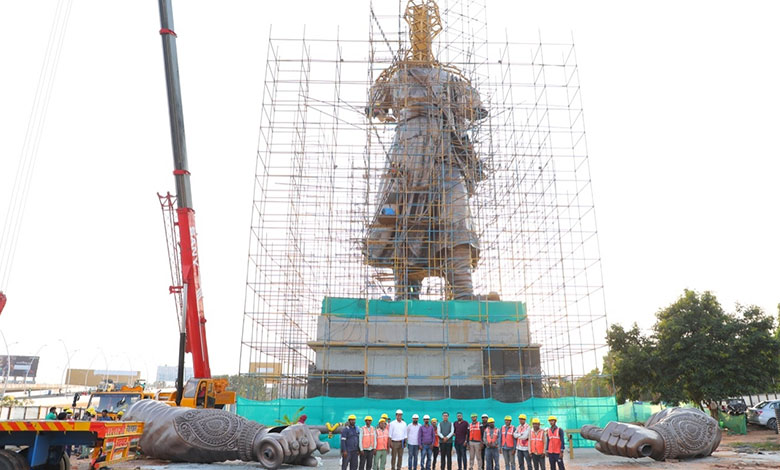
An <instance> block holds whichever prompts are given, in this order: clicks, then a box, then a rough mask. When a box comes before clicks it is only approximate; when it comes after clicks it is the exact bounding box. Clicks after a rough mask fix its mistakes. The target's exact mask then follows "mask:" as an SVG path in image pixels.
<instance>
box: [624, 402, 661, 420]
mask: <svg viewBox="0 0 780 470" xmlns="http://www.w3.org/2000/svg"><path fill="white" fill-rule="evenodd" d="M663 408H664V407H663V406H661V405H652V404H650V403H644V402H628V403H623V404H622V405H618V407H617V415H618V421H620V422H622V423H644V422H645V421H647V418H649V417H650V415H652V414H653V413H657V412H659V411H661V410H662V409H663Z"/></svg>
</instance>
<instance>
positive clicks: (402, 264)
mask: <svg viewBox="0 0 780 470" xmlns="http://www.w3.org/2000/svg"><path fill="white" fill-rule="evenodd" d="M404 18H405V19H406V21H407V23H408V24H409V31H410V36H411V38H410V39H411V48H410V49H409V50H408V51H407V53H406V55H405V56H404V57H401V58H399V59H398V60H396V61H394V63H393V65H392V66H391V67H389V68H388V69H386V70H384V71H383V72H382V73H381V74H380V76H379V78H377V80H376V82H375V83H374V85H373V86H372V87H371V91H370V92H369V102H368V105H367V106H366V114H367V115H368V117H369V118H371V119H376V120H378V121H381V122H384V123H394V125H395V137H394V139H393V143H392V145H391V146H390V148H389V150H388V153H387V165H386V168H385V172H384V174H383V175H382V180H381V182H380V185H379V189H378V194H377V197H378V201H377V202H378V203H377V209H376V211H377V212H376V214H375V215H374V218H373V221H372V223H371V225H369V227H368V231H367V234H366V237H365V238H364V240H363V243H364V249H363V253H364V256H365V260H366V264H368V265H369V266H374V267H379V268H389V269H392V270H393V277H394V282H395V297H396V299H398V300H401V299H418V298H419V296H420V286H421V284H422V280H423V279H424V278H426V277H430V276H436V277H443V278H444V279H445V280H446V283H447V294H446V297H447V298H450V299H459V300H469V299H473V298H474V292H473V283H472V279H471V270H472V269H473V267H475V266H476V263H477V260H478V259H479V239H478V237H477V234H476V232H475V230H474V228H473V226H472V225H473V224H472V219H471V209H470V207H469V197H470V196H471V195H472V194H473V193H474V190H475V185H476V184H477V183H478V182H479V181H482V180H484V179H485V178H486V175H487V172H486V170H485V165H484V164H483V162H482V161H481V160H480V158H479V157H478V156H477V154H476V152H475V149H474V144H473V142H472V139H471V138H470V137H469V132H470V131H471V130H472V129H473V128H474V127H475V126H476V124H477V123H478V121H480V120H482V119H484V118H485V117H487V111H486V110H485V108H484V107H483V106H482V102H481V100H480V97H479V93H478V92H477V90H476V89H474V88H473V87H472V86H471V85H470V83H469V81H468V79H466V78H465V77H464V76H463V74H462V73H461V72H460V70H458V69H457V68H455V67H453V66H449V65H444V64H441V63H439V62H438V61H437V60H436V59H435V57H434V56H433V50H432V45H433V38H434V37H435V36H436V35H437V34H438V33H439V32H440V31H441V29H442V26H441V20H440V17H439V8H438V6H437V5H436V2H435V1H433V0H410V1H409V3H408V4H407V7H406V14H405V15H404Z"/></svg>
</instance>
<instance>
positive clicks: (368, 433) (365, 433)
mask: <svg viewBox="0 0 780 470" xmlns="http://www.w3.org/2000/svg"><path fill="white" fill-rule="evenodd" d="M373 420H374V418H372V417H371V416H366V417H365V418H364V421H365V422H366V425H365V426H362V427H361V428H360V436H359V438H360V439H358V447H359V448H360V464H359V465H358V468H360V470H371V464H372V462H373V460H374V455H375V454H376V428H374V427H373V426H371V422H372V421H373Z"/></svg>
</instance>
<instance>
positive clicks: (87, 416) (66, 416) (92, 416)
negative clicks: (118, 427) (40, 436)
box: [46, 406, 125, 421]
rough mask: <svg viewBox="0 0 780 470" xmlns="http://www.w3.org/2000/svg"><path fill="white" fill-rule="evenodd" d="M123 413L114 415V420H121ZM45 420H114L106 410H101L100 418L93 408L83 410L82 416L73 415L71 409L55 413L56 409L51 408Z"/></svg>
mask: <svg viewBox="0 0 780 470" xmlns="http://www.w3.org/2000/svg"><path fill="white" fill-rule="evenodd" d="M124 413H125V412H124V411H120V412H119V413H117V414H116V420H117V421H119V420H121V419H122V415H123V414H124ZM46 419H47V420H60V421H113V420H114V418H112V417H111V415H109V414H108V410H103V411H102V412H101V413H100V416H98V415H97V412H96V411H95V408H92V407H89V408H87V409H86V410H84V414H83V415H74V414H73V408H67V407H66V408H63V409H62V411H60V412H59V413H57V408H56V407H54V406H52V407H51V408H49V413H48V414H47V415H46Z"/></svg>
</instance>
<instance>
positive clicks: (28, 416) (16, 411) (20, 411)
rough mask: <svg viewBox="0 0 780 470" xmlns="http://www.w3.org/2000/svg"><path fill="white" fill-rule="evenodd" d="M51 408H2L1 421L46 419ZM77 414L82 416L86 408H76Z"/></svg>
mask: <svg viewBox="0 0 780 470" xmlns="http://www.w3.org/2000/svg"><path fill="white" fill-rule="evenodd" d="M49 408H51V407H50V406H1V407H0V421H5V420H35V419H45V418H46V414H47V413H48V412H49ZM58 409H59V408H58ZM74 412H75V414H77V415H82V414H83V412H84V408H75V409H74Z"/></svg>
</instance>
